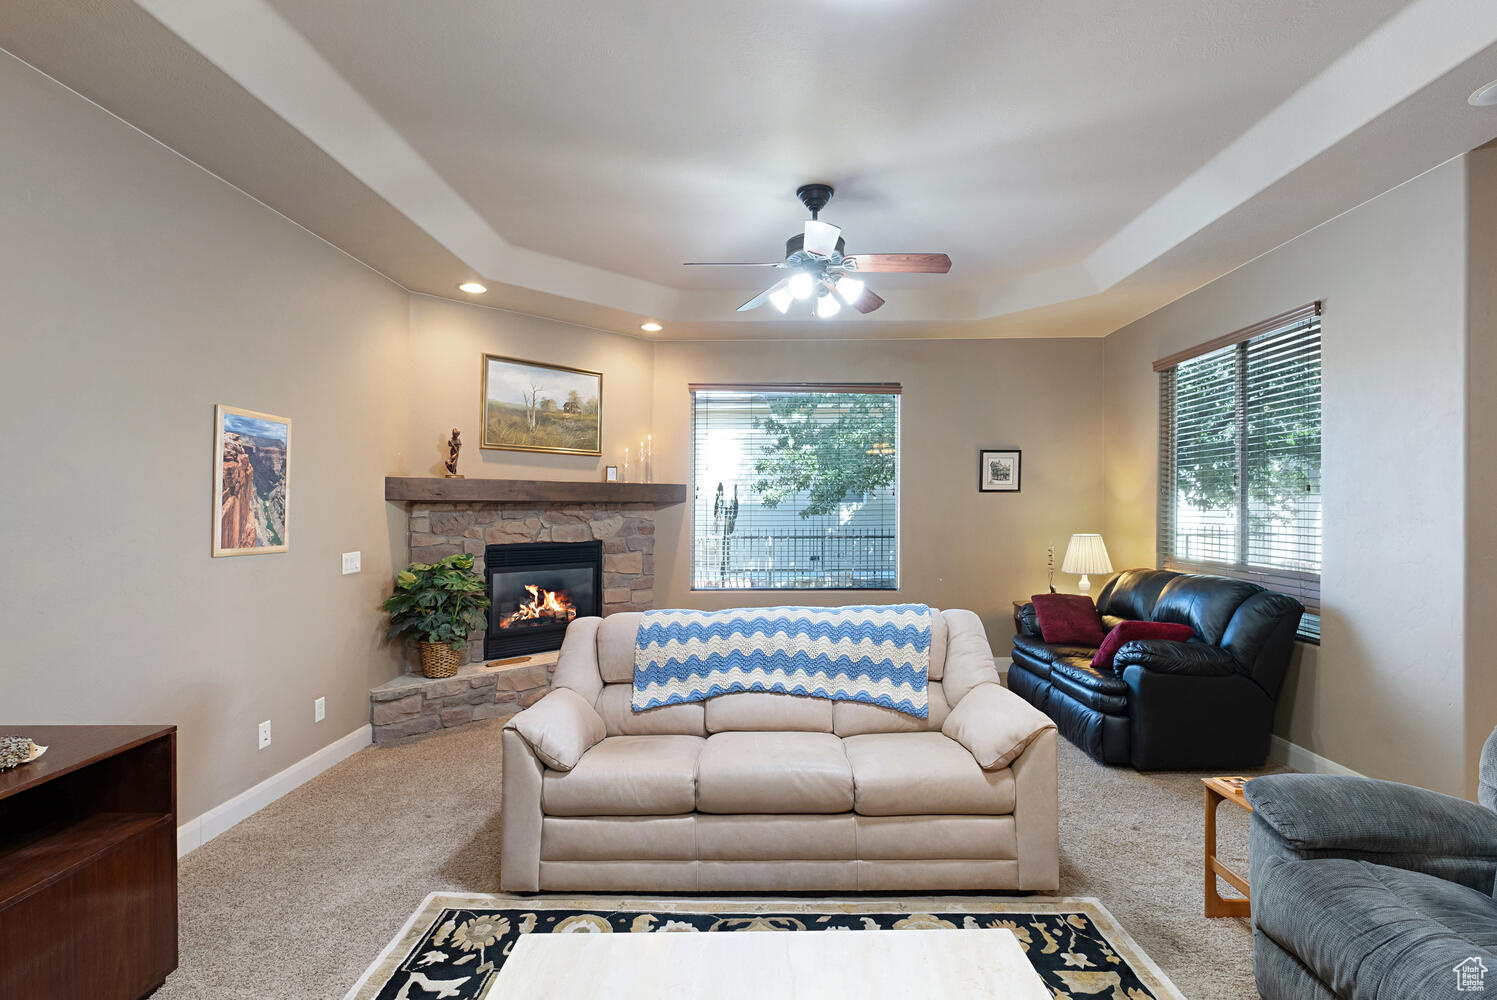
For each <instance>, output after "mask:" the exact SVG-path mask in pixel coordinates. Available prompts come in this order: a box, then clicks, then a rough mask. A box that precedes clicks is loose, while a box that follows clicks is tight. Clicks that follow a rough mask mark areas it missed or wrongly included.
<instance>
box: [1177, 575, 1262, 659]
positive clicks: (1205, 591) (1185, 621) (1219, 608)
mask: <svg viewBox="0 0 1497 1000" xmlns="http://www.w3.org/2000/svg"><path fill="white" fill-rule="evenodd" d="M1262 592H1263V588H1262V587H1260V586H1258V585H1257V584H1256V583H1248V582H1247V581H1246V580H1233V579H1231V578H1229V577H1225V576H1196V575H1194V574H1188V575H1182V576H1177V577H1175V579H1173V580H1171V581H1170V582H1169V583H1167V584H1165V585H1164V589H1163V590H1161V591H1160V592H1159V600H1158V601H1157V602H1156V603H1155V605H1154V613H1153V614H1152V615H1150V616H1149V617H1150V619H1151V620H1152V621H1156V622H1179V623H1180V624H1181V625H1189V626H1190V627H1191V628H1192V629H1193V630H1194V631H1195V634H1196V635H1198V636H1200V637H1201V641H1202V642H1204V643H1206V644H1207V645H1209V646H1220V645H1221V641H1222V635H1223V634H1224V633H1225V632H1226V631H1227V624H1228V623H1229V622H1231V621H1232V616H1233V615H1235V614H1236V613H1237V609H1238V608H1239V607H1241V606H1242V602H1243V601H1245V600H1247V599H1248V598H1249V597H1252V596H1253V595H1254V594H1261V593H1262Z"/></svg>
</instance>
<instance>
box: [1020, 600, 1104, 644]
mask: <svg viewBox="0 0 1497 1000" xmlns="http://www.w3.org/2000/svg"><path fill="white" fill-rule="evenodd" d="M1030 600H1031V601H1033V602H1034V616H1035V617H1036V618H1038V619H1039V620H1040V635H1041V636H1043V637H1044V639H1045V641H1046V642H1053V643H1056V644H1058V645H1063V646H1100V645H1102V619H1101V618H1100V617H1098V615H1097V606H1096V605H1095V604H1093V603H1092V599H1091V598H1090V597H1087V596H1086V595H1085V594H1035V595H1034V596H1033V597H1031V598H1030Z"/></svg>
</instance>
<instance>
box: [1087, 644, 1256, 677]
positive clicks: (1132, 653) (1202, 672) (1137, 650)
mask: <svg viewBox="0 0 1497 1000" xmlns="http://www.w3.org/2000/svg"><path fill="white" fill-rule="evenodd" d="M1112 663H1113V669H1114V670H1115V671H1117V672H1118V673H1119V674H1121V673H1122V672H1123V668H1124V667H1127V666H1132V665H1135V664H1136V665H1138V666H1140V667H1142V668H1144V669H1145V670H1152V671H1153V672H1154V673H1157V674H1190V675H1192V676H1194V677H1230V676H1232V675H1233V674H1235V673H1237V660H1236V659H1235V658H1233V656H1232V654H1231V653H1229V652H1227V651H1226V650H1225V649H1222V648H1221V647H1220V646H1208V645H1206V644H1205V643H1203V642H1175V641H1173V640H1171V639H1134V640H1133V641H1132V642H1125V643H1123V648H1122V649H1119V650H1118V653H1117V656H1115V657H1114V658H1113V661H1112Z"/></svg>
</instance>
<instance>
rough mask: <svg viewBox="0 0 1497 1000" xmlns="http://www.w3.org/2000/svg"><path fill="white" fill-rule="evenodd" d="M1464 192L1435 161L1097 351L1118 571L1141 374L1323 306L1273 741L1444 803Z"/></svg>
mask: <svg viewBox="0 0 1497 1000" xmlns="http://www.w3.org/2000/svg"><path fill="white" fill-rule="evenodd" d="M1466 187H1467V185H1466V174H1465V167H1464V165H1463V163H1462V162H1461V161H1452V162H1450V163H1447V164H1446V165H1444V166H1442V167H1440V168H1438V169H1436V170H1433V171H1430V172H1429V173H1427V174H1425V175H1423V176H1421V177H1418V178H1415V179H1414V180H1412V181H1410V182H1408V183H1407V184H1404V185H1403V186H1401V187H1399V188H1396V189H1394V190H1393V191H1390V192H1388V193H1387V194H1385V195H1383V196H1382V197H1380V198H1377V199H1375V200H1374V201H1371V202H1369V203H1367V204H1365V205H1363V206H1362V207H1360V208H1358V209H1356V210H1355V211H1352V212H1349V213H1347V214H1346V215H1343V216H1341V217H1340V218H1337V219H1335V220H1332V221H1331V222H1328V223H1326V224H1325V225H1323V226H1321V227H1319V228H1317V229H1315V230H1312V231H1311V232H1309V233H1306V234H1305V235H1303V236H1301V237H1299V238H1298V239H1296V240H1294V241H1293V242H1291V243H1288V244H1286V245H1285V246H1283V247H1280V248H1279V249H1277V250H1275V251H1273V252H1272V253H1270V254H1267V255H1265V256H1263V257H1260V258H1259V259H1257V260H1255V261H1253V262H1252V263H1250V264H1248V265H1246V266H1244V267H1242V268H1240V269H1238V270H1237V271H1235V272H1233V273H1231V274H1229V275H1227V276H1225V277H1223V278H1220V279H1218V280H1217V281H1215V282H1213V283H1212V284H1210V285H1207V286H1205V287H1204V288H1202V289H1199V290H1198V291H1196V292H1194V293H1192V294H1191V295H1189V296H1186V297H1185V298H1183V299H1180V300H1179V301H1177V302H1175V303H1173V304H1171V305H1169V306H1166V307H1165V308H1163V309H1160V310H1159V311H1157V312H1155V313H1153V314H1152V315H1150V316H1147V317H1145V318H1144V319H1141V320H1139V321H1137V322H1136V323H1134V324H1132V325H1131V326H1128V327H1126V328H1124V329H1123V330H1120V331H1119V332H1117V333H1115V334H1113V335H1112V336H1110V337H1108V338H1107V346H1106V357H1107V378H1106V382H1107V386H1108V390H1109V391H1108V396H1107V400H1106V414H1107V417H1106V419H1107V425H1108V449H1107V485H1108V509H1107V538H1108V541H1109V543H1110V544H1112V545H1114V546H1115V547H1116V551H1117V553H1118V556H1119V557H1121V560H1122V563H1124V564H1133V563H1139V564H1144V563H1150V562H1151V561H1152V560H1153V557H1154V528H1155V497H1156V481H1157V468H1158V455H1157V440H1158V429H1157V421H1158V397H1157V392H1158V383H1157V376H1156V375H1155V374H1154V373H1153V372H1152V371H1151V370H1150V364H1151V362H1153V361H1154V360H1155V359H1156V358H1159V357H1163V356H1164V355H1167V354H1169V353H1171V352H1173V351H1176V350H1179V349H1182V348H1185V347H1190V346H1192V345H1194V344H1197V343H1200V342H1201V341H1204V340H1208V339H1210V338H1211V337H1214V336H1217V335H1219V334H1223V333H1227V332H1229V331H1231V330H1234V329H1237V328H1239V327H1242V326H1246V325H1248V324H1249V323H1253V322H1256V321H1258V320H1261V319H1263V318H1265V317H1268V316H1272V315H1274V314H1275V313H1279V312H1282V311H1284V310H1286V309H1290V308H1292V307H1294V306H1298V305H1302V304H1304V303H1306V302H1309V301H1312V300H1314V299H1320V300H1322V301H1323V302H1324V304H1325V312H1324V317H1323V321H1322V346H1323V358H1324V376H1323V377H1324V397H1323V420H1324V444H1323V463H1324V468H1323V483H1322V489H1323V493H1324V504H1325V506H1324V568H1323V572H1322V592H1323V599H1324V602H1325V613H1324V618H1323V626H1322V627H1323V630H1324V640H1323V645H1322V646H1321V647H1320V649H1319V650H1318V651H1312V655H1307V656H1304V657H1303V658H1302V660H1301V662H1300V663H1299V664H1298V667H1297V669H1296V670H1294V671H1293V672H1292V673H1291V676H1290V678H1289V680H1288V682H1287V683H1286V686H1285V690H1284V693H1283V695H1282V697H1281V699H1280V703H1279V704H1280V712H1279V718H1278V722H1277V725H1276V730H1277V732H1278V733H1279V734H1280V735H1282V736H1285V737H1286V738H1288V739H1289V740H1291V741H1292V742H1294V743H1297V744H1299V745H1300V746H1302V747H1305V748H1306V749H1309V750H1311V751H1313V752H1315V753H1318V754H1321V755H1323V756H1325V757H1329V758H1330V759H1332V760H1334V761H1336V762H1338V763H1340V764H1343V765H1345V766H1347V767H1350V768H1353V769H1354V770H1357V771H1361V772H1363V773H1365V774H1369V775H1373V776H1376V777H1384V778H1394V779H1398V780H1402V781H1408V782H1413V783H1415V784H1420V785H1425V786H1428V787H1431V788H1438V789H1442V790H1446V791H1452V792H1457V793H1464V792H1465V791H1466V789H1467V788H1468V784H1469V782H1468V774H1469V771H1470V767H1471V762H1472V758H1471V752H1470V749H1471V748H1470V741H1469V739H1467V737H1466V734H1465V731H1464V727H1463V726H1462V724H1461V719H1462V715H1463V708H1462V706H1463V698H1464V696H1465V691H1466V678H1465V667H1464V664H1465V662H1466V660H1465V653H1466V647H1465V625H1466V620H1465V615H1464V614H1463V608H1462V602H1463V594H1464V588H1465V546H1464V543H1465V538H1464V534H1463V526H1464V522H1465V518H1466V490H1465V471H1464V470H1465V466H1466V447H1467V444H1466V440H1467V439H1466V435H1465V426H1466V425H1465V419H1466V412H1465V389H1466V367H1465V365H1466V325H1467V324H1466V308H1467V307H1466V297H1465V278H1466ZM1115 561H1116V559H1115ZM1317 653H1318V655H1314V654H1317ZM1492 721H1497V720H1492V719H1490V718H1489V719H1488V720H1487V721H1486V723H1485V725H1486V726H1487V727H1488V728H1490V725H1491V722H1492Z"/></svg>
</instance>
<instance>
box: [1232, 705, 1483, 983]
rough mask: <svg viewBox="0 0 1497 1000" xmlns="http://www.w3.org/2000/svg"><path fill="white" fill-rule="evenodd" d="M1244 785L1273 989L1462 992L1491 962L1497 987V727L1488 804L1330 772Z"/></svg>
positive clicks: (1263, 967)
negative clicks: (1250, 813) (1250, 814)
mask: <svg viewBox="0 0 1497 1000" xmlns="http://www.w3.org/2000/svg"><path fill="white" fill-rule="evenodd" d="M1245 792H1246V795H1247V799H1248V801H1249V802H1250V803H1251V804H1252V806H1253V832H1252V841H1251V845H1250V847H1251V854H1252V879H1251V882H1252V887H1253V975H1254V977H1255V979H1256V980H1257V984H1258V991H1259V992H1260V993H1262V994H1263V997H1264V1000H1332V998H1334V1000H1402V998H1411V1000H1412V998H1414V997H1418V998H1420V1000H1435V998H1442V997H1449V998H1451V1000H1461V998H1463V997H1468V996H1471V995H1472V993H1473V990H1474V989H1475V987H1474V986H1473V985H1472V984H1473V982H1479V981H1480V979H1481V977H1483V976H1485V975H1487V974H1490V975H1491V980H1492V981H1491V983H1490V986H1491V988H1492V990H1493V991H1494V993H1497V899H1494V898H1493V893H1494V888H1497V887H1494V879H1497V812H1494V810H1497V731H1494V732H1493V733H1492V735H1491V736H1490V737H1489V738H1488V739H1487V743H1486V747H1485V749H1484V750H1483V752H1482V760H1481V791H1480V794H1479V798H1480V800H1481V805H1475V804H1473V803H1471V802H1467V801H1466V800H1465V799H1458V798H1455V797H1453V796H1449V795H1441V794H1440V793H1438V792H1432V791H1429V790H1427V789H1423V788H1415V787H1413V786H1411V785H1401V784H1398V783H1396V782H1392V781H1373V780H1371V779H1368V778H1349V777H1337V776H1332V775H1323V774H1276V775H1268V776H1265V777H1262V778H1256V779H1254V780H1253V781H1250V782H1248V785H1247V788H1246V790H1245ZM1462 977H1464V979H1463V978H1462Z"/></svg>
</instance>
